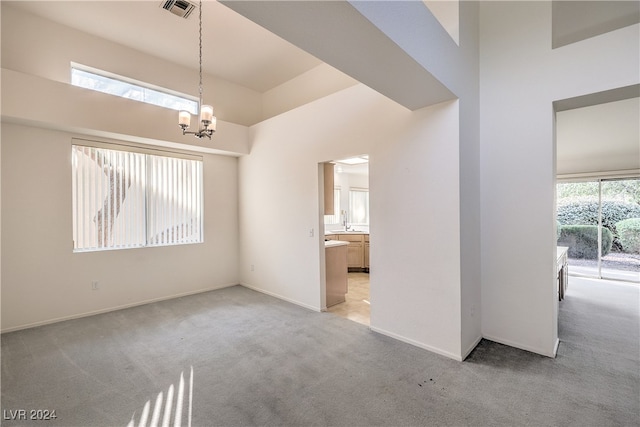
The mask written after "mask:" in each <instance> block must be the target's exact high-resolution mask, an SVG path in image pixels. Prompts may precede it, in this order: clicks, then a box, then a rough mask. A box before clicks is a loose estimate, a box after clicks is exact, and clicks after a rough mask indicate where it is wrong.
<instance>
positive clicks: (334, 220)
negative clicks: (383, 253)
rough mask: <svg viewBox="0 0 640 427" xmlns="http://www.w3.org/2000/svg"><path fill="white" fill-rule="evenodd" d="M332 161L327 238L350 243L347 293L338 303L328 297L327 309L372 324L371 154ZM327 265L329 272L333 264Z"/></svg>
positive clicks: (348, 248)
mask: <svg viewBox="0 0 640 427" xmlns="http://www.w3.org/2000/svg"><path fill="white" fill-rule="evenodd" d="M331 163H332V164H333V172H334V174H333V178H334V179H333V189H332V190H333V212H332V214H328V215H327V214H326V213H327V212H325V215H324V239H325V241H339V242H343V245H344V246H346V255H345V256H346V264H345V266H346V271H343V273H344V277H345V279H346V292H345V294H344V298H343V299H342V298H340V300H338V301H337V302H336V301H335V300H332V301H331V302H330V303H329V300H327V302H328V304H327V311H328V312H330V313H333V314H335V315H338V316H340V317H344V318H346V319H349V320H353V321H355V322H358V323H361V324H364V325H367V326H369V325H370V318H371V300H370V297H369V295H370V293H369V291H370V280H369V274H370V261H369V259H370V258H369V251H370V237H369V236H370V222H369V157H368V156H367V155H360V156H356V157H351V158H347V159H340V160H334V161H332V162H331ZM326 191H327V188H325V192H326ZM329 191H331V190H329ZM325 200H326V197H325ZM328 259H329V257H327V260H328ZM327 262H328V261H327ZM326 267H327V271H329V270H328V269H329V268H330V266H326ZM327 276H328V273H327ZM327 280H328V279H327ZM333 294H334V295H335V293H333ZM328 295H329V291H327V296H328Z"/></svg>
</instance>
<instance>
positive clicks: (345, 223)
mask: <svg viewBox="0 0 640 427" xmlns="http://www.w3.org/2000/svg"><path fill="white" fill-rule="evenodd" d="M342 217H343V218H344V221H343V223H344V231H349V229H350V228H351V226H350V225H348V224H347V211H344V210H343V211H342Z"/></svg>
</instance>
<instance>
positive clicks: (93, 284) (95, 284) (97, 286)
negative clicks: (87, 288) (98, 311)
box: [91, 280, 100, 291]
mask: <svg viewBox="0 0 640 427" xmlns="http://www.w3.org/2000/svg"><path fill="white" fill-rule="evenodd" d="M98 289H100V284H99V283H98V281H97V280H94V281H92V282H91V290H93V291H97V290H98Z"/></svg>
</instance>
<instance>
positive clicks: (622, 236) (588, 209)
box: [557, 178, 640, 282]
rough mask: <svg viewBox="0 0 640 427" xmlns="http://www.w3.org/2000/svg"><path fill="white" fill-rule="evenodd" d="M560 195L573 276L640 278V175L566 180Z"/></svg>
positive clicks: (561, 229) (561, 237)
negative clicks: (622, 177)
mask: <svg viewBox="0 0 640 427" xmlns="http://www.w3.org/2000/svg"><path fill="white" fill-rule="evenodd" d="M557 195H558V198H557V212H558V216H557V220H558V245H559V246H568V247H569V272H570V274H574V275H582V276H589V277H597V278H606V279H614V280H624V281H631V282H640V179H639V178H625V179H606V180H605V179H597V180H591V181H586V182H562V183H558V187H557Z"/></svg>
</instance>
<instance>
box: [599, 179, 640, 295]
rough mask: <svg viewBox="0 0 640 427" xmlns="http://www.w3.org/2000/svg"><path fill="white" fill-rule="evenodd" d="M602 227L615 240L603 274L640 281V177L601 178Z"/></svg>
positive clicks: (607, 276)
mask: <svg viewBox="0 0 640 427" xmlns="http://www.w3.org/2000/svg"><path fill="white" fill-rule="evenodd" d="M602 230H603V233H604V234H606V233H609V232H610V233H611V236H612V242H611V249H610V251H608V252H607V253H603V254H602V261H601V277H602V278H605V279H616V280H626V281H630V282H640V179H638V178H636V179H619V180H606V181H602Z"/></svg>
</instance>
